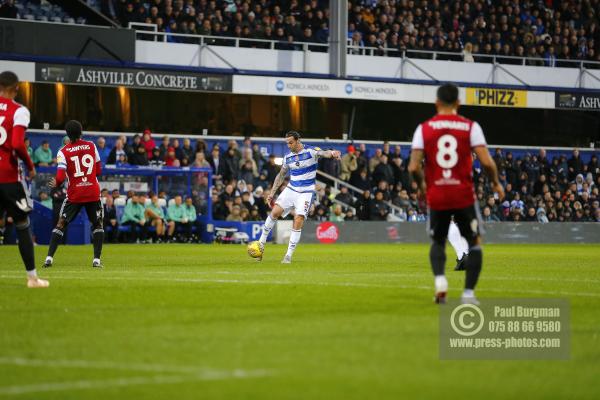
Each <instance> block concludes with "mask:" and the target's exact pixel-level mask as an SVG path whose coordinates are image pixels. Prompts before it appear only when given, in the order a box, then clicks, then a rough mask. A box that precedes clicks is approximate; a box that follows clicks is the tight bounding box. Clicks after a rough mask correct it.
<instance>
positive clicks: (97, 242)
mask: <svg viewBox="0 0 600 400" xmlns="http://www.w3.org/2000/svg"><path fill="white" fill-rule="evenodd" d="M102 242H104V230H103V229H95V230H94V232H92V243H93V244H94V258H98V259H100V256H101V255H102Z"/></svg>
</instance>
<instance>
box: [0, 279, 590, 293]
mask: <svg viewBox="0 0 600 400" xmlns="http://www.w3.org/2000/svg"><path fill="white" fill-rule="evenodd" d="M0 278H17V276H12V275H11V276H9V275H0ZM19 278H22V275H20V276H19ZM56 278H57V279H66V280H68V279H74V280H88V279H90V277H89V276H85V277H84V276H62V277H58V276H56ZM94 280H95V281H99V280H107V281H131V280H136V281H147V282H183V283H233V284H242V285H289V286H294V285H314V286H341V287H372V288H386V289H422V290H432V287H431V286H425V285H420V286H418V285H380V284H373V283H358V282H293V281H279V280H273V281H259V280H239V279H200V278H188V279H182V278H171V279H168V278H151V277H139V276H137V277H124V276H113V277H109V276H99V275H95V276H94ZM481 291H488V292H500V293H507V292H509V293H528V294H543V295H554V296H556V295H561V296H573V297H600V293H589V292H565V291H548V290H524V289H494V288H485V289H481Z"/></svg>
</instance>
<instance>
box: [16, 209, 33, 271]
mask: <svg viewBox="0 0 600 400" xmlns="http://www.w3.org/2000/svg"><path fill="white" fill-rule="evenodd" d="M17 238H18V239H19V252H20V253H21V258H22V259H23V264H25V269H26V270H27V271H33V270H35V255H34V252H33V239H32V238H31V231H30V230H29V221H27V223H26V224H23V225H17Z"/></svg>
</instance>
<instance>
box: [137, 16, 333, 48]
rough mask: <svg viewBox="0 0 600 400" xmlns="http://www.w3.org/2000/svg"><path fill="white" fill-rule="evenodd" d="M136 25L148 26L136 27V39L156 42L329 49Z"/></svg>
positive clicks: (306, 44)
mask: <svg viewBox="0 0 600 400" xmlns="http://www.w3.org/2000/svg"><path fill="white" fill-rule="evenodd" d="M136 27H144V28H148V30H146V29H143V30H140V29H136V30H135V33H136V39H139V40H151V41H155V42H170V41H174V42H179V43H192V44H198V45H200V46H202V45H211V46H229V47H250V48H252V47H256V48H261V49H270V50H303V51H322V52H324V53H326V52H327V51H328V49H329V44H327V43H317V42H289V41H279V40H266V39H249V38H240V37H231V36H208V35H197V34H188V33H172V32H159V31H158V30H157V27H156V24H146V23H140V22H130V23H129V28H131V29H135V28H136Z"/></svg>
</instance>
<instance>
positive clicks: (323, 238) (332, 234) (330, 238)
mask: <svg viewBox="0 0 600 400" xmlns="http://www.w3.org/2000/svg"><path fill="white" fill-rule="evenodd" d="M339 237H340V231H339V229H338V227H337V226H336V225H335V224H334V223H332V222H323V223H322V224H319V226H317V239H318V240H319V242H321V243H326V244H328V243H335V242H337V240H338V238H339Z"/></svg>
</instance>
